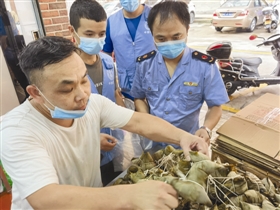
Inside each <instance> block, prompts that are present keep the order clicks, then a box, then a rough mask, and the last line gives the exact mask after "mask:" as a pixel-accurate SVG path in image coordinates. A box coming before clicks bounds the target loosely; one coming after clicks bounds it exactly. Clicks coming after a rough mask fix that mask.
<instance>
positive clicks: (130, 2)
mask: <svg viewBox="0 0 280 210" xmlns="http://www.w3.org/2000/svg"><path fill="white" fill-rule="evenodd" d="M120 2H121V5H122V7H123V9H124V10H126V11H128V12H134V11H136V10H137V8H138V7H139V5H140V4H139V0H120Z"/></svg>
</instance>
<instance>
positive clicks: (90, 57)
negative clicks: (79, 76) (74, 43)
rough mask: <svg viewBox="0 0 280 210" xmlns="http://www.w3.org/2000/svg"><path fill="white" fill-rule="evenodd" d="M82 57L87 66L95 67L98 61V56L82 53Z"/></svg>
mask: <svg viewBox="0 0 280 210" xmlns="http://www.w3.org/2000/svg"><path fill="white" fill-rule="evenodd" d="M80 57H81V58H82V60H83V61H84V63H85V64H88V65H93V64H94V63H95V62H96V60H97V55H89V54H86V53H84V52H81V54H80Z"/></svg>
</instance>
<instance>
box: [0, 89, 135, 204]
mask: <svg viewBox="0 0 280 210" xmlns="http://www.w3.org/2000/svg"><path fill="white" fill-rule="evenodd" d="M132 114H133V111H131V110H129V109H126V108H123V107H120V106H117V105H116V104H114V103H113V102H111V101H110V100H109V99H107V98H105V97H103V96H101V95H99V94H92V95H91V97H90V101H89V107H88V111H87V112H86V114H85V115H84V116H83V117H81V118H78V119H75V120H74V123H73V125H72V126H71V127H68V128H66V127H62V126H59V125H57V124H55V123H53V122H52V121H50V120H48V119H47V118H46V117H44V116H43V115H42V114H41V113H40V112H38V111H37V110H36V109H35V108H34V107H33V106H32V105H31V104H30V102H29V101H28V100H26V101H25V102H24V103H23V104H22V105H20V106H18V107H17V108H15V109H13V110H12V111H10V112H9V113H7V114H6V115H4V117H3V119H2V122H1V126H0V128H1V130H0V131H1V144H0V149H1V160H2V162H3V166H4V168H5V170H6V171H7V173H8V174H9V175H10V176H11V178H12V180H13V188H12V193H13V196H12V197H13V200H12V209H15V210H19V209H24V210H25V209H32V207H31V206H30V205H29V203H28V202H27V200H26V197H28V196H29V195H31V194H32V193H34V192H35V191H37V190H39V189H40V188H42V187H44V186H46V185H49V184H53V183H56V184H62V185H76V186H87V187H102V182H101V175H100V128H102V127H110V128H120V127H123V126H124V125H126V124H127V123H128V121H129V120H130V119H131V117H132Z"/></svg>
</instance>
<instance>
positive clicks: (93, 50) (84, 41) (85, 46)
mask: <svg viewBox="0 0 280 210" xmlns="http://www.w3.org/2000/svg"><path fill="white" fill-rule="evenodd" d="M75 33H76V32H75ZM76 35H77V36H78V37H79V38H80V44H79V46H78V47H79V48H80V49H81V50H82V51H84V52H85V53H87V54H89V55H97V54H98V53H99V52H100V51H101V50H102V49H103V46H104V44H105V37H101V38H87V37H80V36H79V35H78V34H77V33H76Z"/></svg>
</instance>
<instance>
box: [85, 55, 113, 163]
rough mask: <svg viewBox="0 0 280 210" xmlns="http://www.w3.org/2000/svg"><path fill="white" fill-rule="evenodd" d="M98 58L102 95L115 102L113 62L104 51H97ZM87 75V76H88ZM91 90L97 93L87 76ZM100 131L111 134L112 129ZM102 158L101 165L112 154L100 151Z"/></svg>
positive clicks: (111, 158)
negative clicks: (100, 66) (99, 60)
mask: <svg viewBox="0 0 280 210" xmlns="http://www.w3.org/2000/svg"><path fill="white" fill-rule="evenodd" d="M99 56H100V59H101V61H102V68H103V88H102V95H103V96H105V97H107V98H109V99H111V101H113V102H116V99H115V71H114V62H113V59H112V57H111V56H109V55H106V54H105V53H102V52H100V53H99ZM88 77H89V76H88ZM89 81H90V85H91V92H92V93H96V94H98V91H97V89H96V87H95V84H94V83H93V81H92V79H91V78H90V77H89ZM100 132H101V133H106V134H109V135H112V130H111V129H110V128H102V129H101V131H100ZM101 153H102V155H103V158H102V160H101V166H103V165H105V164H107V163H109V162H110V161H111V160H113V158H114V155H113V153H111V152H110V151H108V152H106V151H101Z"/></svg>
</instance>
